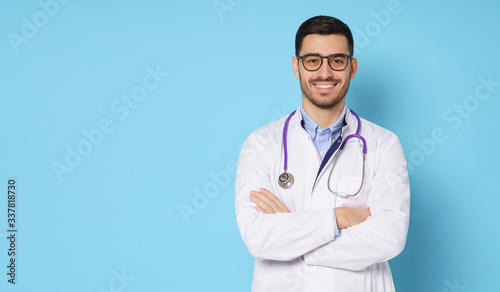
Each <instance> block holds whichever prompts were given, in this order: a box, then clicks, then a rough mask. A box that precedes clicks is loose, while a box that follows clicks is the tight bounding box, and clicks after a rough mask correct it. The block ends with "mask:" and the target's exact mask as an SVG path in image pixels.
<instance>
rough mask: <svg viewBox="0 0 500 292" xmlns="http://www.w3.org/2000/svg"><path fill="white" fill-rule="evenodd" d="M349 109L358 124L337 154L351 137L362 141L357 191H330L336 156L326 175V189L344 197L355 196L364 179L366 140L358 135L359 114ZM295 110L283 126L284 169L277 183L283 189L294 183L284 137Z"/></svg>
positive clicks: (359, 126) (359, 125)
mask: <svg viewBox="0 0 500 292" xmlns="http://www.w3.org/2000/svg"><path fill="white" fill-rule="evenodd" d="M350 111H351V113H352V114H353V116H354V117H356V120H357V121H358V125H357V128H356V133H355V134H351V135H348V136H347V137H346V138H345V140H344V141H343V142H342V144H340V147H339V153H338V155H341V153H342V150H343V149H344V146H345V144H346V143H347V141H349V140H350V139H352V138H358V139H359V140H361V142H363V167H362V168H361V184H360V186H359V189H358V191H357V192H356V193H354V194H347V193H343V192H335V191H332V189H331V188H330V177H331V176H332V172H333V168H334V167H335V163H336V162H337V160H338V158H337V159H336V160H335V161H334V164H333V166H332V169H331V170H330V175H329V176H328V183H327V185H328V190H329V191H330V192H332V193H334V194H335V195H337V196H340V197H344V198H347V197H354V196H356V195H357V194H358V193H359V192H360V191H361V188H362V187H363V182H364V179H365V158H366V141H365V138H363V137H362V136H361V135H359V130H360V128H361V120H360V118H359V116H358V115H357V114H356V113H355V112H354V111H353V110H350ZM295 112H296V110H295V111H293V112H292V113H291V114H290V115H288V118H287V119H286V121H285V126H284V127H283V152H284V164H283V169H284V171H283V173H282V174H280V176H279V177H278V184H279V186H280V187H282V188H284V189H288V188H290V187H291V186H292V185H293V183H294V178H293V175H292V174H291V173H289V172H288V149H287V142H286V137H287V135H286V133H287V131H288V124H289V123H290V119H291V118H292V116H293V115H294V114H295Z"/></svg>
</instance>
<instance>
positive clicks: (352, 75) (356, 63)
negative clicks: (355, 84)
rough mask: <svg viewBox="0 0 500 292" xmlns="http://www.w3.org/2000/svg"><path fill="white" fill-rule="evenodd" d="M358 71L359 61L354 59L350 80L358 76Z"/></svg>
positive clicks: (352, 60)
mask: <svg viewBox="0 0 500 292" xmlns="http://www.w3.org/2000/svg"><path fill="white" fill-rule="evenodd" d="M356 71H358V59H356V58H352V59H351V74H350V76H349V79H350V80H353V79H354V75H356Z"/></svg>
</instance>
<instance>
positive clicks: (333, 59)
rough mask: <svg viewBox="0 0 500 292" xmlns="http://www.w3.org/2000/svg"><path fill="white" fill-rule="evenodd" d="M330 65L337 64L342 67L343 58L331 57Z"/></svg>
mask: <svg viewBox="0 0 500 292" xmlns="http://www.w3.org/2000/svg"><path fill="white" fill-rule="evenodd" d="M330 63H332V64H337V65H343V64H345V58H344V57H342V56H337V57H333V58H331V60H330Z"/></svg>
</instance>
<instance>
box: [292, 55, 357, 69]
mask: <svg viewBox="0 0 500 292" xmlns="http://www.w3.org/2000/svg"><path fill="white" fill-rule="evenodd" d="M298 58H299V59H301V60H302V65H304V69H306V70H307V71H317V70H318V69H319V68H321V65H323V59H328V65H330V68H332V70H335V71H342V70H344V69H345V68H346V67H347V63H349V60H350V59H352V56H349V55H346V54H333V55H330V56H328V57H322V56H320V55H319V54H307V55H303V56H300V57H298Z"/></svg>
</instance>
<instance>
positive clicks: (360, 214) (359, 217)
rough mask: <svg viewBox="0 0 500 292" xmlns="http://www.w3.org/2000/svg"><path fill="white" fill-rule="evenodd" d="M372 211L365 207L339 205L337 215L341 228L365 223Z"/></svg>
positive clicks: (338, 225) (336, 209)
mask: <svg viewBox="0 0 500 292" xmlns="http://www.w3.org/2000/svg"><path fill="white" fill-rule="evenodd" d="M371 215H372V213H371V212H370V209H368V208H365V207H337V208H335V217H336V218H337V227H338V228H339V230H341V229H345V228H347V227H351V226H354V225H358V224H359V223H363V222H364V221H365V220H366V218H368V216H371Z"/></svg>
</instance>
